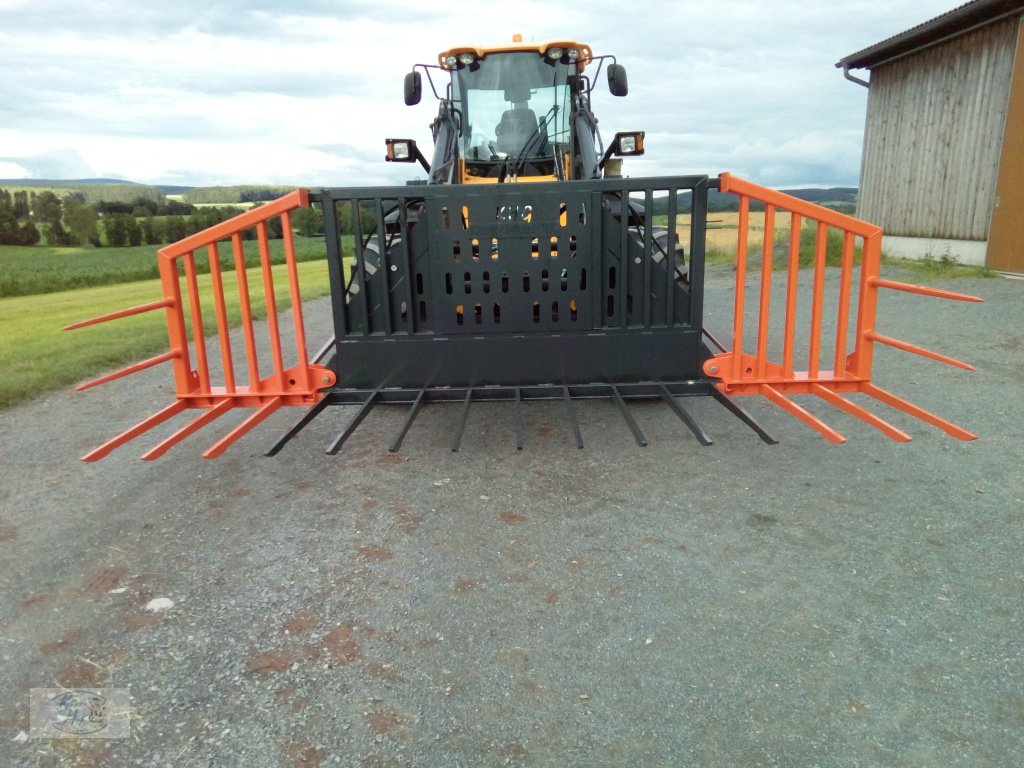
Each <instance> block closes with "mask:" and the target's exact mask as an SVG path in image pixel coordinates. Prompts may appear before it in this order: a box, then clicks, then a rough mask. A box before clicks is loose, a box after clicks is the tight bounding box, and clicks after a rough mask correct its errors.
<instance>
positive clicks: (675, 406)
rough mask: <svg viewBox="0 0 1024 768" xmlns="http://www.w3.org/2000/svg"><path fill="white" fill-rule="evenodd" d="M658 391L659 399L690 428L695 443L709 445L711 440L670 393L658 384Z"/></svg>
mask: <svg viewBox="0 0 1024 768" xmlns="http://www.w3.org/2000/svg"><path fill="white" fill-rule="evenodd" d="M659 389H660V390H661V399H662V400H664V401H665V402H666V403H668V406H669V408H671V409H672V410H673V411H675V414H676V416H678V417H679V418H680V419H682V420H683V423H684V424H685V425H686V426H687V427H689V428H690V431H691V432H693V436H694V437H696V438H697V442H698V443H700V444H701V445H711V438H710V437H708V436H707V433H706V432H705V431H704V430H703V429H701V428H700V424H698V423H697V421H696V420H695V419H694V418H693V416H691V415H690V412H689V411H687V410H686V409H685V408H683V406H681V405H680V404H679V401H678V400H676V399H675V398H674V397H672V393H671V392H669V391H668V389H667V388H666V387H665V385H664V384H660V385H659Z"/></svg>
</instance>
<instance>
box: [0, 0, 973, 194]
mask: <svg viewBox="0 0 1024 768" xmlns="http://www.w3.org/2000/svg"><path fill="white" fill-rule="evenodd" d="M957 5H958V3H957V2H956V0H886V1H885V2H879V1H878V0H845V2H834V0H676V2H665V3H661V2H658V3H655V2H648V1H647V0H636V2H621V0H615V2H612V1H611V0H588V1H587V2H582V3H581V2H573V3H568V2H567V3H559V2H555V1H554V0H543V1H541V2H535V1H534V0H519V1H518V2H503V1H496V2H487V1H486V0H479V1H477V2H437V3H427V2H423V0H415V2H414V1H413V0H372V1H364V0H354V1H350V0H345V1H344V2H342V0H333V1H331V0H292V1H291V2H279V1H277V0H275V1H273V2H271V0H203V1H202V2H199V1H198V0H173V2H167V3H140V2H120V1H118V0H107V1H103V0H88V1H87V2H82V1H81V0H75V1H74V2H70V1H68V2H65V1H64V0H0V73H2V74H0V178H26V177H27V178H86V177H99V176H103V177H114V178H124V179H130V180H133V181H139V182H145V183H158V184H182V185H190V186H191V185H211V184H240V183H260V182H263V183H276V184H294V185H304V186H328V185H329V186H345V185H363V184H382V183H396V182H398V183H400V182H402V181H403V180H404V179H405V178H407V177H409V176H410V175H415V174H414V172H412V171H411V169H412V168H413V166H406V165H391V164H385V163H384V162H383V155H384V138H385V137H387V136H393V137H408V138H414V139H416V140H417V141H419V142H421V143H422V144H424V145H427V146H429V145H430V132H429V129H428V126H429V123H430V121H431V120H432V119H433V116H434V114H435V112H436V104H435V103H434V100H433V97H432V96H431V97H430V98H426V97H425V98H424V100H423V102H422V103H421V104H420V105H418V106H416V107H406V106H405V105H404V103H403V101H402V78H403V76H404V74H405V73H406V72H407V71H408V70H409V69H410V67H411V65H412V64H415V63H430V62H435V61H436V57H437V52H438V51H440V50H442V49H444V48H448V47H450V46H453V45H459V44H472V45H488V44H494V43H500V42H505V41H507V40H510V39H511V35H512V34H513V33H514V32H518V33H521V34H522V35H523V38H524V39H525V40H537V41H542V40H548V39H555V38H560V39H565V38H575V39H577V40H580V41H581V42H586V43H589V44H590V45H591V47H592V48H593V50H594V52H595V53H597V54H603V53H611V54H614V55H615V56H616V57H617V58H618V60H619V62H620V63H621V64H624V65H625V67H626V69H627V71H628V73H629V83H630V94H629V96H628V97H626V98H624V99H616V98H614V97H612V96H611V95H610V94H609V93H608V92H607V87H606V86H605V85H604V84H603V83H602V84H601V85H600V86H599V87H598V89H596V90H595V100H594V110H595V112H596V114H597V116H598V118H599V120H600V127H601V129H602V132H603V134H604V135H605V137H606V138H608V137H610V136H611V135H612V134H613V133H614V132H615V131H616V130H629V129H633V130H645V131H647V141H646V147H647V154H646V155H645V156H644V157H642V158H635V159H630V160H628V161H627V166H626V169H625V170H626V173H628V174H629V175H631V176H641V175H662V174H670V173H708V174H717V173H718V172H719V171H724V170H728V171H731V172H733V173H736V174H738V175H742V176H746V177H748V178H751V179H752V180H754V181H758V182H760V183H764V184H768V185H772V186H780V187H792V186H803V185H815V186H817V185H823V186H833V185H842V186H854V185H856V183H857V176H858V170H859V166H860V150H861V139H862V131H863V123H864V111H865V105H866V97H867V91H866V89H864V88H862V87H860V86H858V85H855V84H853V83H851V82H848V81H846V80H844V79H843V76H842V72H841V71H840V70H838V69H835V67H834V65H835V62H836V61H838V60H839V59H840V58H842V57H844V56H846V55H847V54H850V53H854V52H856V51H858V50H860V49H862V48H865V47H867V46H869V45H871V44H873V43H876V42H878V41H880V40H883V39H885V38H887V37H890V36H891V35H894V34H897V33H899V32H902V31H903V30H905V29H908V28H909V27H912V26H915V25H917V24H919V23H921V22H924V21H926V20H928V19H930V18H933V17H934V16H937V15H939V14H941V13H944V12H946V11H948V10H951V9H952V8H954V7H956V6H957ZM855 74H858V75H860V76H862V77H864V76H866V74H867V73H865V72H856V73H855Z"/></svg>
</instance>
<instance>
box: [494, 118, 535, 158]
mask: <svg viewBox="0 0 1024 768" xmlns="http://www.w3.org/2000/svg"><path fill="white" fill-rule="evenodd" d="M536 132H537V115H536V114H535V113H534V111H533V110H532V109H507V110H505V112H504V113H503V114H502V116H501V122H500V123H498V124H497V126H495V128H494V135H495V137H496V138H497V143H498V151H499V152H508V153H510V154H513V153H517V152H520V151H521V150H522V149H523V147H524V146H525V145H526V142H528V141H529V140H530V137H531V136H533V134H535V133H536Z"/></svg>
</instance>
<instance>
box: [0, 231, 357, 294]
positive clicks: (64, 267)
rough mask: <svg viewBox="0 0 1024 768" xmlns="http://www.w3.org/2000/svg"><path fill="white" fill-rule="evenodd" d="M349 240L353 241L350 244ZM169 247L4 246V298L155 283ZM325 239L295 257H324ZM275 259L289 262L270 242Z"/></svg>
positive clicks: (227, 255) (248, 250)
mask: <svg viewBox="0 0 1024 768" xmlns="http://www.w3.org/2000/svg"><path fill="white" fill-rule="evenodd" d="M346 241H347V242H346ZM243 244H244V247H245V256H246V265H247V266H249V267H254V266H256V265H257V264H259V251H258V250H257V246H256V243H255V242H254V241H245V242H244V243H243ZM342 244H343V248H344V249H345V251H346V253H350V252H351V250H352V238H351V236H348V237H347V238H346V237H342ZM161 247H163V246H157V245H139V246H135V247H131V248H93V247H91V246H90V247H86V248H51V247H48V246H38V245H36V246H12V245H5V246H0V298H4V297H9V296H32V295H35V294H40V293H57V292H60V291H67V290H71V289H74V288H86V287H92V286H99V285H110V284H113V283H128V282H134V281H137V280H151V279H155V278H157V277H159V271H158V269H157V261H156V252H157V249H159V248H161ZM325 253H326V249H325V246H324V239H323V238H322V237H296V238H295V257H296V258H297V259H298V260H299V261H311V260H316V259H322V258H324V254H325ZM220 256H221V264H222V268H224V269H233V268H234V267H233V264H234V262H233V261H232V259H231V248H230V247H229V246H228V247H225V246H223V245H222V246H221V248H220ZM270 259H271V261H272V262H273V263H274V264H283V263H284V246H283V245H282V241H280V240H271V241H270ZM196 268H197V270H198V271H199V272H200V273H206V272H209V264H208V263H207V258H206V251H205V249H204V250H202V251H200V252H198V253H196Z"/></svg>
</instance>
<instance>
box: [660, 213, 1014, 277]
mask: <svg viewBox="0 0 1024 768" xmlns="http://www.w3.org/2000/svg"><path fill="white" fill-rule="evenodd" d="M679 221H680V223H679V226H678V227H677V231H678V233H679V238H680V241H681V242H683V243H684V244H688V243H689V242H690V217H689V216H688V215H686V216H680V219H679ZM667 223H668V217H666V216H656V217H655V225H659V224H660V225H661V226H665V225H666V224H667ZM774 233H775V234H774V238H773V242H774V243H775V250H774V254H775V262H774V266H775V269H785V268H786V259H785V254H786V253H787V252H788V248H789V216H788V215H777V216H776V219H775V227H774ZM738 236H739V213H735V212H731V213H730V212H721V213H709V214H708V227H707V236H706V238H705V248H706V260H707V262H708V263H711V264H724V263H729V262H734V261H735V260H736V242H737V239H738ZM814 239H815V231H814V227H813V225H812V224H810V223H809V222H807V221H804V226H803V227H802V229H801V233H800V266H801V267H809V266H811V265H812V264H813V263H814ZM763 243H764V213H763V212H756V211H754V212H751V213H750V214H749V218H748V221H747V254H748V258H759V257H760V254H761V249H762V244H763ZM842 245H843V243H842V235H841V234H840V233H839V230H836V229H829V234H828V242H827V248H826V263H827V264H828V265H829V266H833V267H834V266H838V265H839V263H840V257H841V253H842ZM855 260H856V261H857V262H858V263H859V260H860V247H859V246H858V247H857V249H856V252H855ZM882 262H883V264H885V263H889V264H896V265H899V266H900V267H901V268H905V269H907V270H909V271H910V272H913V273H915V274H918V275H921V276H922V277H928V276H933V277H936V278H938V277H994V276H995V273H994V272H992V271H990V270H987V269H985V268H984V267H974V266H965V265H962V264H957V263H956V262H955V261H950V260H948V259H932V260H926V261H908V260H905V259H889V258H888V257H886V256H885V254H884V253H883V254H882Z"/></svg>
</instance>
